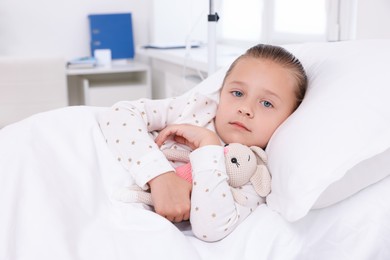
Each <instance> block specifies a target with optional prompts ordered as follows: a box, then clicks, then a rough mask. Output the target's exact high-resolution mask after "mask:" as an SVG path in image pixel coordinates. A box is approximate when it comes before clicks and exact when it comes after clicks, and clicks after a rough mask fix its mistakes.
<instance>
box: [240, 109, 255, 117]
mask: <svg viewBox="0 0 390 260" xmlns="http://www.w3.org/2000/svg"><path fill="white" fill-rule="evenodd" d="M238 113H240V114H242V115H244V116H247V117H249V118H252V117H253V112H252V111H251V110H250V109H249V108H247V107H241V108H239V109H238Z"/></svg>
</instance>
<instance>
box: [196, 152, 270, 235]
mask: <svg viewBox="0 0 390 260" xmlns="http://www.w3.org/2000/svg"><path fill="white" fill-rule="evenodd" d="M190 160H191V165H192V177H193V187H192V196H191V215H190V220H191V225H192V231H193V233H194V234H195V236H196V237H198V238H199V239H202V240H204V241H208V242H214V241H218V240H220V239H222V238H224V237H226V236H227V235H228V234H230V233H231V232H232V231H233V230H234V229H235V228H236V227H237V226H238V225H239V224H240V223H241V222H242V221H243V220H244V219H245V218H246V217H247V216H249V215H250V213H251V212H252V211H253V210H255V208H256V207H257V206H258V205H259V204H260V203H262V202H263V200H262V198H261V197H259V195H257V193H256V192H255V190H254V189H253V186H252V185H251V184H248V185H245V186H243V187H242V189H240V192H241V193H242V194H243V195H244V196H245V197H246V198H247V202H246V204H245V206H243V205H240V204H238V203H236V202H235V200H234V198H233V195H232V191H231V188H230V186H229V184H228V176H227V174H226V166H225V158H224V152H223V147H220V146H205V147H202V148H200V149H197V150H195V151H193V152H192V153H191V155H190Z"/></svg>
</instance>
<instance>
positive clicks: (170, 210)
mask: <svg viewBox="0 0 390 260" xmlns="http://www.w3.org/2000/svg"><path fill="white" fill-rule="evenodd" d="M149 186H150V191H151V194H152V200H153V204H154V210H155V211H156V213H157V214H159V215H161V216H163V217H164V218H166V219H168V220H169V221H171V222H181V221H184V220H188V219H189V218H190V209H191V204H190V203H191V200H190V196H191V189H192V185H191V183H189V182H188V181H186V180H184V179H182V178H181V177H179V176H178V175H177V174H176V173H175V172H167V173H164V174H161V175H159V176H157V177H156V178H154V179H152V180H150V181H149Z"/></svg>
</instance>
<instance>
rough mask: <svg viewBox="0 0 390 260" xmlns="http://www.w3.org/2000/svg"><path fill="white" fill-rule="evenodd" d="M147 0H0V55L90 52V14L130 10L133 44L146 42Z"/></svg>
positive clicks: (149, 0) (62, 54) (148, 5)
mask: <svg viewBox="0 0 390 260" xmlns="http://www.w3.org/2000/svg"><path fill="white" fill-rule="evenodd" d="M150 6H151V0H142V1H138V0H126V1H125V0H99V1H96V0H1V1H0V56H14V55H17V56H26V55H27V56H42V55H45V56H46V55H47V56H63V57H65V58H66V59H71V58H75V57H79V56H87V55H89V54H90V48H89V27H88V26H89V24H88V19H87V15H88V14H90V13H111V12H131V13H132V16H133V17H132V18H133V30H134V41H135V44H145V43H148V42H149V29H148V28H149V18H150Z"/></svg>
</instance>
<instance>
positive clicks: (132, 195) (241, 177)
mask: <svg viewBox="0 0 390 260" xmlns="http://www.w3.org/2000/svg"><path fill="white" fill-rule="evenodd" d="M163 152H164V154H165V156H166V157H167V159H168V160H171V161H182V162H186V164H184V165H183V166H180V167H178V168H176V169H175V170H176V173H177V174H179V176H181V177H182V178H184V179H186V180H187V181H189V182H192V176H191V164H190V163H189V153H190V152H189V151H180V150H174V149H169V150H165V151H163ZM224 156H225V164H226V173H227V175H228V177H229V178H228V184H229V185H230V188H231V191H232V195H233V198H234V200H235V201H236V202H237V203H239V204H241V205H245V203H246V201H247V200H246V198H245V196H244V195H243V194H241V192H240V187H242V186H243V185H245V184H247V183H248V182H251V184H252V185H253V188H254V190H255V191H256V193H257V194H258V195H259V196H261V197H266V196H267V195H268V194H269V193H270V192H271V174H270V173H269V171H268V168H267V166H266V164H267V156H266V153H265V152H264V150H263V149H261V148H260V147H257V146H251V147H248V146H245V145H242V144H239V143H232V144H229V145H226V146H225V148H224ZM114 198H115V199H118V200H120V201H122V202H141V203H145V204H147V205H150V206H153V201H152V196H151V194H150V192H148V191H144V190H142V189H141V188H140V187H138V186H137V185H133V186H131V187H126V188H123V189H120V190H118V191H117V192H116V193H115V194H114Z"/></svg>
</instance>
